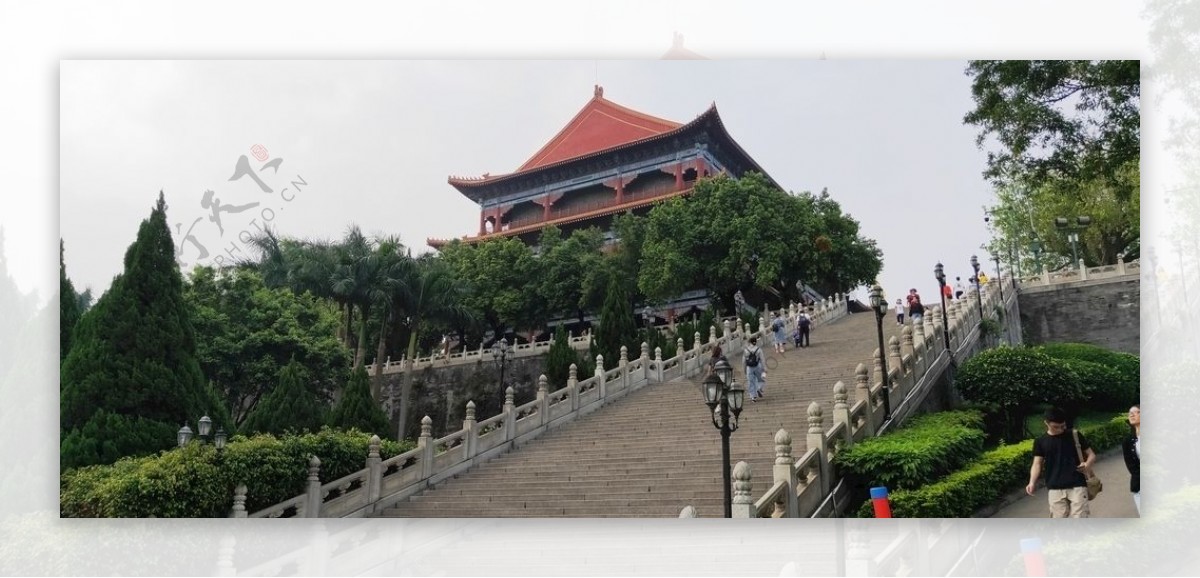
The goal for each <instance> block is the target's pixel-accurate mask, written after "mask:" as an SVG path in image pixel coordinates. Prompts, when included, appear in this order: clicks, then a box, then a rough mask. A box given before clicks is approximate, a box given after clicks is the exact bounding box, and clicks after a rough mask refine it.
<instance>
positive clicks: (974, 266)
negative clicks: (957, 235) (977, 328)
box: [971, 255, 983, 323]
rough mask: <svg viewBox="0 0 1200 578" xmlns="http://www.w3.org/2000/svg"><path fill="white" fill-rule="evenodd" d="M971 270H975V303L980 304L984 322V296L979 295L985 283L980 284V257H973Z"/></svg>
mask: <svg viewBox="0 0 1200 578" xmlns="http://www.w3.org/2000/svg"><path fill="white" fill-rule="evenodd" d="M971 268H972V269H974V270H975V302H976V303H978V304H979V321H980V322H981V323H982V322H983V296H982V295H981V294H980V293H979V292H980V290H981V289H982V287H981V286H982V285H983V283H980V282H979V257H976V256H975V255H971Z"/></svg>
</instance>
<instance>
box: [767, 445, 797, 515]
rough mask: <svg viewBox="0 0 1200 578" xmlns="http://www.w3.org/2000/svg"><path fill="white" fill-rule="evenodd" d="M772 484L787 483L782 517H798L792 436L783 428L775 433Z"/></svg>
mask: <svg viewBox="0 0 1200 578" xmlns="http://www.w3.org/2000/svg"><path fill="white" fill-rule="evenodd" d="M771 473H772V477H773V478H774V480H773V481H774V483H776V484H778V483H779V482H785V483H787V495H786V496H785V497H784V503H783V515H784V517H786V518H798V517H800V502H799V501H798V500H797V498H796V493H797V492H798V491H799V488H797V479H796V460H795V458H793V457H792V436H791V434H789V433H788V432H787V430H785V429H783V428H779V431H777V432H775V466H774V468H773V469H772V472H771Z"/></svg>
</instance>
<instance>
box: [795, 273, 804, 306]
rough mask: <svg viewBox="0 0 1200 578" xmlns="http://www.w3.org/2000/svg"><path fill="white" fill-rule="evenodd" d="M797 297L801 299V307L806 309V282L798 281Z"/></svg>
mask: <svg viewBox="0 0 1200 578" xmlns="http://www.w3.org/2000/svg"><path fill="white" fill-rule="evenodd" d="M796 295H797V297H798V298H799V299H800V307H804V281H802V280H800V279H796Z"/></svg>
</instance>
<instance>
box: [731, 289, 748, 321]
mask: <svg viewBox="0 0 1200 578" xmlns="http://www.w3.org/2000/svg"><path fill="white" fill-rule="evenodd" d="M733 306H734V309H736V310H737V311H735V312H734V316H736V317H738V318H741V316H742V310H743V309H745V308H746V297H745V296H744V295H742V290H741V289H738V290H737V292H736V293H734V294H733Z"/></svg>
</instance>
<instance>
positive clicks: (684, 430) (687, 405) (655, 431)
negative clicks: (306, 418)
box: [378, 313, 900, 518]
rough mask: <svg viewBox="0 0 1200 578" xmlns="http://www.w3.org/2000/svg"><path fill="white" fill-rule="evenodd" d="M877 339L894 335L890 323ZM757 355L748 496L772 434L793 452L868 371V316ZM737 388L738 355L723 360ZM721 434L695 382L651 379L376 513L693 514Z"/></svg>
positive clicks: (710, 502) (716, 499) (762, 469)
mask: <svg viewBox="0 0 1200 578" xmlns="http://www.w3.org/2000/svg"><path fill="white" fill-rule="evenodd" d="M884 329H885V339H887V338H890V337H891V336H892V335H899V330H900V327H899V326H897V325H896V323H895V319H894V317H891V316H889V317H888V318H885V320H884ZM760 345H763V350H764V352H765V353H767V354H768V355H767V357H766V369H767V380H766V382H767V385H766V388H765V390H764V391H765V394H766V397H765V398H764V399H762V400H759V401H757V402H753V403H752V402H751V401H750V400H747V401H746V407H745V410H744V411H743V412H742V415H741V419H740V427H739V429H738V430H737V431H736V432H734V434H733V436H732V439H731V447H730V457H731V461H732V462H733V463H736V462H738V461H740V460H744V461H746V462H748V463H749V464H750V465H751V467H752V468H753V471H754V476H755V482H754V490H753V493H754V494H755V495H758V494H759V493H761V492H762V491H764V490H765V489H767V488H768V487H769V486H770V484H771V465H772V463H773V460H774V442H773V438H774V435H775V432H776V431H777V430H778V429H779V428H780V427H783V428H786V429H788V431H790V432H795V433H794V434H793V440H794V441H793V448H792V449H793V455H795V456H799V455H803V453H804V452H805V451H806V448H805V447H804V445H805V442H804V435H803V432H804V431H805V430H806V428H807V425H806V421H805V420H806V415H807V414H806V410H807V408H808V405H809V403H811V402H813V401H816V402H818V403H819V404H821V406H822V409H823V410H824V411H825V412H826V415H829V412H830V410H831V409H832V397H833V384H834V383H835V382H837V381H838V380H841V381H843V382H844V383H845V384H846V386H847V388H849V390H850V391H851V395H853V388H854V370H855V368H856V367H857V365H858V364H859V363H866V364H867V365H868V368H870V364H869V363H868V361H869V360H870V359H871V354H872V352H873V351H874V350H875V348H876V347H877V337H876V331H875V318H874V315H873V314H870V313H861V314H855V315H851V316H849V317H847V318H843V319H841V320H839V321H836V322H833V323H831V324H829V325H823V326H820V327H817V328H815V329H814V331H813V334H812V346H811V347H809V348H804V349H800V350H796V349H794V348H793V347H791V345H790V344H789V345H788V349H787V351H786V353H784V354H783V355H780V354H776V353H773V352H770V350H771V346H770V345H769V344H760ZM730 361H731V362H733V363H734V366H735V368H737V370H738V371H737V373H735V376H736V379H737V380H738V382H739V383H742V384H743V385H744V382H745V374H744V371H743V370H742V365H741V362H740V361H741V360H740V359H731V360H730ZM722 485H723V481H722V479H721V438H720V433H719V432H718V431H717V430H716V429H715V428H714V427H713V426H712V422H711V419H710V416H709V411H708V408H707V406H705V405H704V402H703V397H702V395H701V393H700V385H699V378H694V380H681V381H674V382H667V383H661V384H654V385H651V386H648V387H645V388H643V389H640V390H638V391H635V392H633V393H631V394H630V395H628V396H626V397H624V398H622V399H620V400H619V401H617V402H615V403H613V404H612V405H610V406H608V407H605V408H604V409H602V410H600V411H597V412H594V413H592V414H590V415H587V416H585V417H583V418H581V419H579V420H578V421H576V422H573V423H571V424H568V425H566V426H564V427H562V428H559V429H556V430H553V431H551V432H547V433H546V434H545V435H543V436H541V437H539V438H536V439H534V440H533V441H531V442H529V443H528V444H526V445H524V446H522V447H520V448H519V449H518V450H516V451H513V452H509V453H506V454H504V455H502V456H499V457H497V458H496V459H493V460H491V461H489V462H487V463H484V464H482V465H480V466H478V467H476V468H473V469H471V470H468V471H466V472H463V473H462V474H459V475H457V476H455V477H453V478H451V479H448V480H445V481H443V482H441V483H439V484H438V485H437V486H436V487H434V488H432V489H430V490H427V491H425V492H423V493H420V494H416V495H414V496H411V497H409V498H407V499H406V500H404V501H402V502H399V503H397V504H396V505H395V506H393V507H391V508H388V509H386V510H384V511H382V512H380V513H379V514H378V515H379V516H383V517H423V518H432V517H453V518H488V517H676V516H678V515H679V512H680V509H682V508H683V507H684V506H687V505H692V506H694V507H695V508H696V510H697V513H698V515H699V516H702V517H720V516H721V515H722V510H723V499H724V490H723V487H722Z"/></svg>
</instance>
